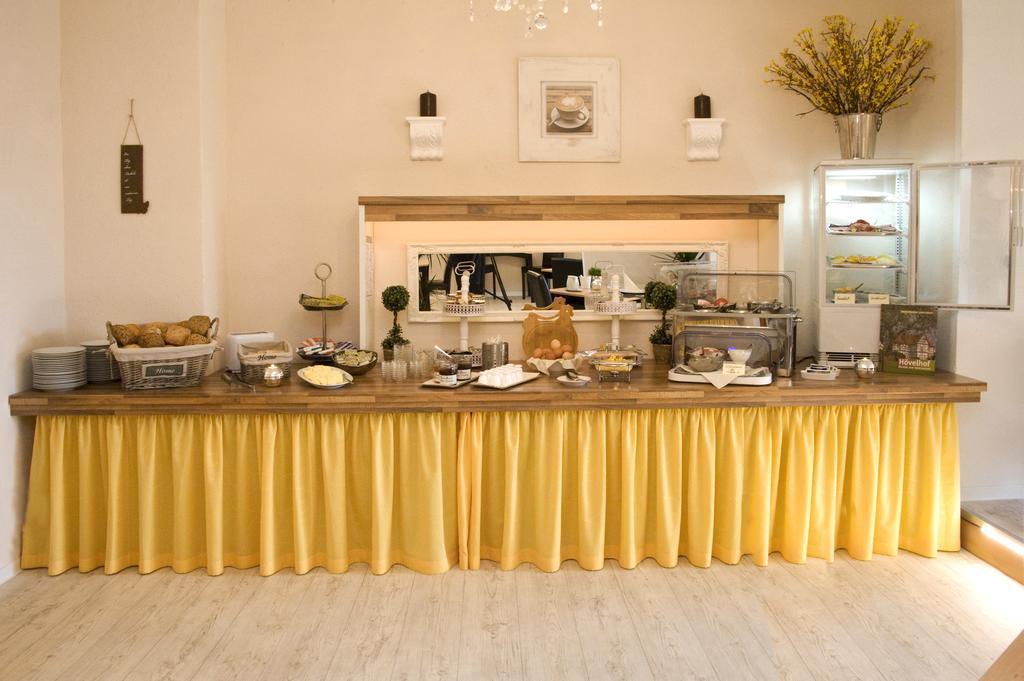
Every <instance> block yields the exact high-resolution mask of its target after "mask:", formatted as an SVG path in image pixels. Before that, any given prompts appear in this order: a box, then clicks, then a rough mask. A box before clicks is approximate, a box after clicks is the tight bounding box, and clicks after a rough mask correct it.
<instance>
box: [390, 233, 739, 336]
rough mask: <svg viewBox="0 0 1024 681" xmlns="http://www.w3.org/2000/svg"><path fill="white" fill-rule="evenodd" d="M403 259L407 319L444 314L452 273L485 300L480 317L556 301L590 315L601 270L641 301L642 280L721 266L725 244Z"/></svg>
mask: <svg viewBox="0 0 1024 681" xmlns="http://www.w3.org/2000/svg"><path fill="white" fill-rule="evenodd" d="M408 262H409V273H408V277H409V290H410V291H415V292H416V294H415V300H414V303H413V305H411V306H410V307H411V311H413V314H412V315H411V317H410V318H411V319H412V320H413V321H416V320H417V319H419V320H420V321H423V320H427V319H430V318H432V317H435V316H437V317H439V316H442V311H443V309H444V304H445V300H446V299H447V297H448V296H450V295H455V294H456V293H457V292H458V290H459V286H460V277H459V275H458V274H457V272H462V271H463V270H465V269H469V270H470V271H471V272H472V273H471V274H470V275H469V288H470V292H471V293H472V294H474V295H476V296H482V297H483V299H484V302H485V305H486V310H487V314H486V315H485V317H486V316H490V317H491V318H492V319H496V318H499V317H504V318H507V317H508V315H510V314H513V313H517V312H521V311H523V309H524V306H525V305H527V304H530V305H534V306H536V307H545V306H547V305H550V304H551V302H552V300H553V299H554V298H557V297H562V298H564V299H565V300H566V302H568V303H569V304H570V305H571V306H572V307H573V308H575V309H577V310H580V311H581V312H586V311H587V310H591V309H593V306H594V305H595V304H596V302H597V300H599V299H600V293H601V287H602V275H603V273H604V272H606V271H607V270H609V268H613V267H614V268H615V271H616V272H619V271H621V272H622V273H623V274H622V277H621V284H620V287H621V292H622V295H623V296H624V297H627V298H637V299H641V300H642V298H643V292H644V286H646V285H647V283H648V282H651V281H665V280H667V279H668V278H671V277H672V276H674V275H673V267H670V266H678V265H680V264H683V265H684V266H686V267H693V268H694V269H695V270H701V269H717V270H720V269H727V268H728V244H727V243H726V242H709V241H707V242H692V243H674V244H637V243H634V244H574V245H559V244H516V245H507V246H506V245H495V244H487V245H479V244H477V245H472V244H451V245H444V244H411V245H409V247H408ZM467 266H468V267H467ZM619 268H621V270H620V269H619Z"/></svg>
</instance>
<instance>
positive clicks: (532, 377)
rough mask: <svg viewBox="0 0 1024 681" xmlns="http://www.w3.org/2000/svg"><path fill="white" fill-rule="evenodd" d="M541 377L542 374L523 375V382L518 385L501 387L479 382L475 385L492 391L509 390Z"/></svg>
mask: <svg viewBox="0 0 1024 681" xmlns="http://www.w3.org/2000/svg"><path fill="white" fill-rule="evenodd" d="M540 377H541V374H540V373H533V374H531V373H524V374H523V380H521V381H519V382H518V383H513V384H511V385H500V386H499V385H484V384H483V383H480V382H479V381H478V382H476V383H474V384H473V385H474V387H476V388H490V389H491V390H509V389H511V388H514V387H516V386H517V385H522V384H523V383H529V382H530V381H535V380H537V379H538V378H540Z"/></svg>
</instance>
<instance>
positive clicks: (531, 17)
mask: <svg viewBox="0 0 1024 681" xmlns="http://www.w3.org/2000/svg"><path fill="white" fill-rule="evenodd" d="M545 2H550V3H551V4H554V3H555V2H557V0H494V10H495V11H497V12H511V11H512V10H519V11H521V12H522V13H523V17H524V19H525V21H526V37H527V38H529V37H530V36H531V35H533V33H534V31H543V30H546V29H547V28H548V26H550V25H551V19H550V18H549V17H548V14H547V12H546V11H545V9H544V4H545ZM582 2H583V3H584V4H585V5H587V6H589V7H590V10H591V11H592V12H594V13H595V14H597V27H598V28H602V27H603V26H604V0H582ZM568 13H569V0H562V14H568ZM475 19H476V16H475V13H474V10H473V0H469V20H470V21H474V20H475Z"/></svg>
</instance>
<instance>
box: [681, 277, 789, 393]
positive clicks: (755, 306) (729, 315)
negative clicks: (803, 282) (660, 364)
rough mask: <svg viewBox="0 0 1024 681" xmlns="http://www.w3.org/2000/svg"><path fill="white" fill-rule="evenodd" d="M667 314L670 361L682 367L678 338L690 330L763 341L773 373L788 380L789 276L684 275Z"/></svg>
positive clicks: (683, 359) (683, 355)
mask: <svg viewBox="0 0 1024 681" xmlns="http://www.w3.org/2000/svg"><path fill="white" fill-rule="evenodd" d="M678 282H679V283H678V286H677V306H676V310H675V312H674V313H673V314H672V335H673V344H672V347H673V363H674V364H675V365H679V364H686V361H687V358H686V356H685V353H684V352H683V347H684V344H683V343H682V339H681V336H682V334H683V333H684V332H685V331H686V330H687V329H688V328H692V327H694V326H700V327H723V328H724V329H726V331H727V332H733V333H736V334H739V333H744V332H757V333H759V334H763V335H764V336H765V337H767V338H768V340H769V342H770V346H771V352H770V358H769V359H770V364H771V368H772V372H773V373H777V374H778V375H780V376H790V375H791V374H792V371H793V367H794V365H795V360H796V324H797V323H798V322H799V321H800V319H799V316H798V313H797V310H796V309H794V307H793V278H792V276H790V275H789V274H788V273H785V272H714V271H710V270H708V271H701V272H692V271H688V272H684V273H682V274H680V276H679V278H678Z"/></svg>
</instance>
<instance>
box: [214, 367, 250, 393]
mask: <svg viewBox="0 0 1024 681" xmlns="http://www.w3.org/2000/svg"><path fill="white" fill-rule="evenodd" d="M220 377H221V379H222V380H223V381H224V382H225V383H227V384H228V385H229V386H231V387H232V388H233V387H235V386H236V385H240V386H243V387H246V388H248V389H249V391H250V392H256V386H254V385H250V384H248V383H246V382H245V381H243V380H242V379H240V378H239V377H238V376H235V374H234V372H233V371H231V370H230V369H225V370H224V371H223V373H221V375H220Z"/></svg>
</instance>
